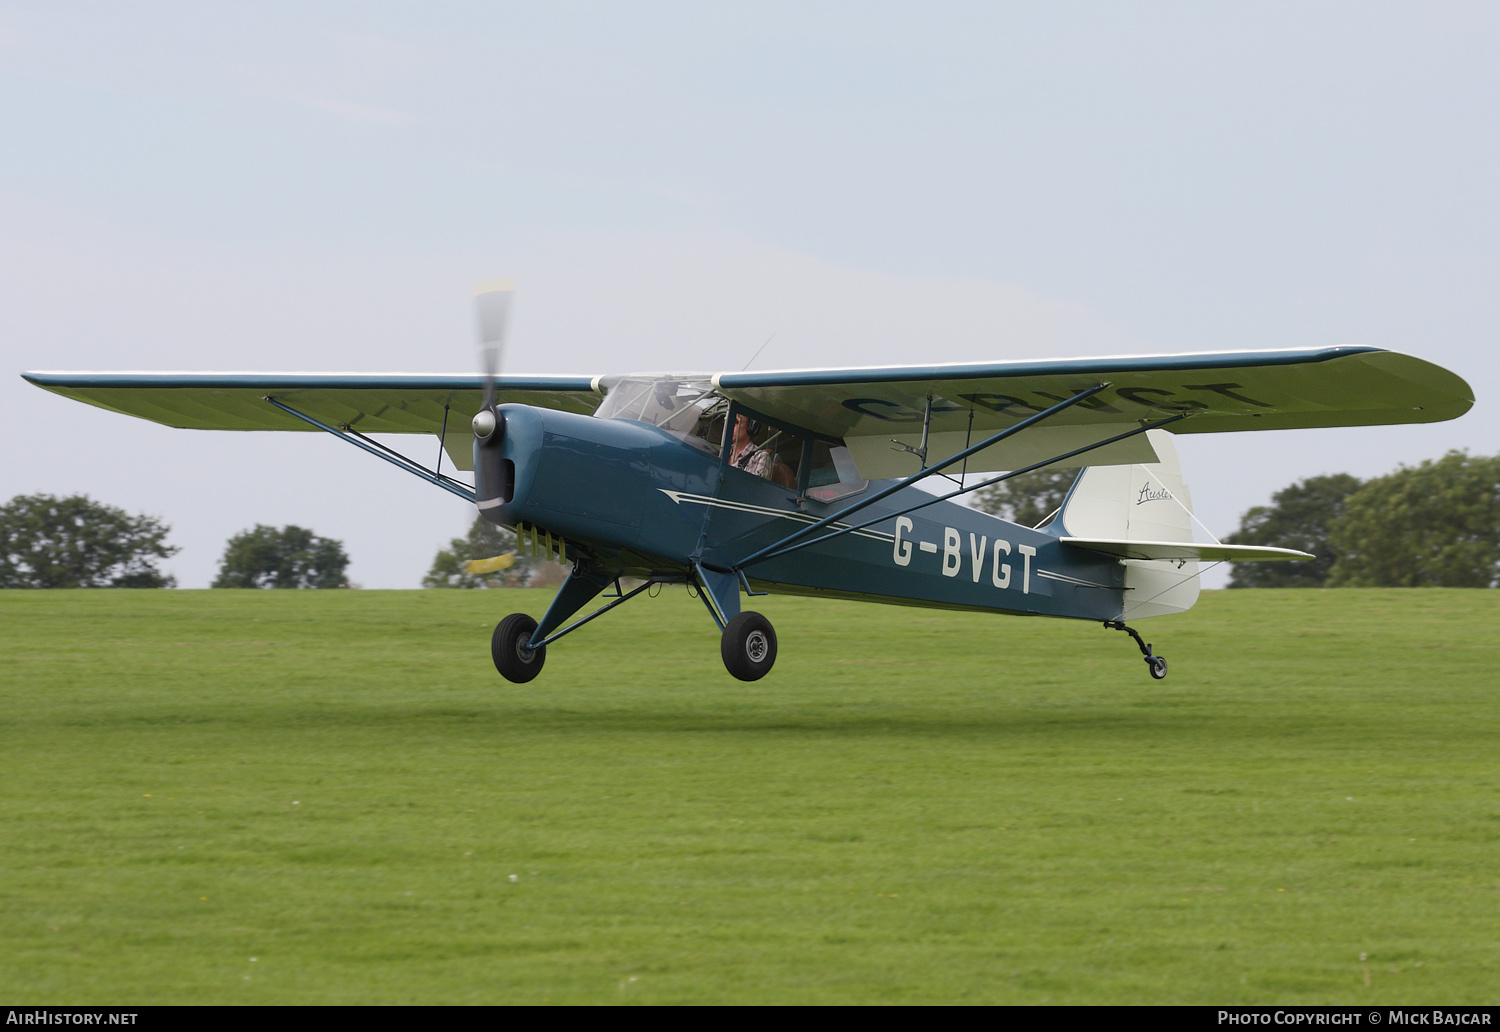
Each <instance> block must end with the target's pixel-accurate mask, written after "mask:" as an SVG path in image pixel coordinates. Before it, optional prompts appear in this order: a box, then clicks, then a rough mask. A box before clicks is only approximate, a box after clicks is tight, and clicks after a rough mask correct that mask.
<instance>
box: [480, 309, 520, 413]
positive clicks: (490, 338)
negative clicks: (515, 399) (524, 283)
mask: <svg viewBox="0 0 1500 1032" xmlns="http://www.w3.org/2000/svg"><path fill="white" fill-rule="evenodd" d="M515 293H516V281H515V280H510V279H494V280H485V281H483V282H482V283H478V284H475V286H474V308H475V312H476V314H477V315H478V316H479V369H480V371H481V372H482V373H484V407H483V408H481V409H480V410H479V412H478V413H477V414H476V415H475V416H474V436H475V437H477V438H479V439H480V440H481V441H488V440H489V439H490V438H491V437H492V436H493V435H494V433H495V431H496V430H497V429H499V426H500V420H499V418H498V414H497V413H496V412H495V379H496V377H498V376H499V375H500V357H501V353H502V352H503V351H504V350H505V324H506V322H507V320H508V318H509V316H510V302H511V298H512V297H514V296H515Z"/></svg>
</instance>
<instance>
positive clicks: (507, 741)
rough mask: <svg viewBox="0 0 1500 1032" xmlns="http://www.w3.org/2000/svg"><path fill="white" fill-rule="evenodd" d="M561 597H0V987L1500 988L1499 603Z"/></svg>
mask: <svg viewBox="0 0 1500 1032" xmlns="http://www.w3.org/2000/svg"><path fill="white" fill-rule="evenodd" d="M547 599H548V595H547V594H546V593H544V592H524V591H516V592H504V593H501V592H460V591H427V592H416V591H412V592H373V591H372V592H364V591H349V592H302V593H299V592H250V591H243V592H232V591H230V592H205V591H154V592H151V591H146V592H127V591H70V592H0V706H3V710H0V744H3V752H0V757H3V759H0V999H4V1000H5V1001H7V1002H10V1003H17V1004H21V1003H26V1004H40V1003H106V1002H110V1003H141V1004H146V1003H289V1002H304V1003H307V1002H316V1003H335V1002H339V1003H347V1002H355V1003H365V1002H371V1003H373V1002H389V1003H404V1002H453V1003H466V1002H509V1003H541V1002H544V1001H545V1002H551V1003H581V1002H599V1003H618V1002H632V1001H639V1002H688V1001H718V1002H731V1001H732V1002H772V1001H777V1002H780V1001H801V1002H856V1001H862V1002H906V1001H911V1002H918V1001H929V1002H955V1003H957V1002H999V1003H1006V1002H1016V1003H1021V1002H1026V1003H1035V1002H1058V1003H1061V1002H1082V1003H1104V1002H1127V1003H1143V1002H1171V1003H1188V1002H1191V1003H1246V1002H1280V1003H1294V1002H1303V1003H1323V1002H1348V1003H1392V1004H1393V1003H1400V1002H1405V1003H1478V1004H1495V1003H1497V1002H1500V735H1497V732H1500V707H1497V705H1496V704H1497V701H1500V687H1497V682H1500V676H1497V669H1500V592H1494V591H1490V592H1484V591H1438V590H1432V591H1303V592H1295V591H1284V592H1273V591H1243V592H1224V591H1221V592H1211V593H1207V594H1205V596H1204V598H1203V601H1202V602H1201V603H1200V604H1199V606H1198V608H1197V609H1195V610H1194V611H1193V612H1191V613H1188V614H1186V615H1184V616H1181V617H1174V618H1168V619H1165V620H1156V621H1146V622H1144V623H1143V624H1141V627H1142V629H1143V630H1144V631H1145V632H1146V636H1147V638H1148V640H1151V641H1154V642H1155V643H1156V645H1157V647H1158V649H1159V650H1160V651H1161V652H1163V653H1164V654H1166V655H1167V656H1168V657H1169V658H1170V659H1171V663H1172V672H1171V676H1170V677H1169V678H1168V679H1167V680H1166V681H1162V682H1156V681H1153V680H1151V679H1150V678H1149V677H1148V676H1147V674H1146V670H1145V668H1144V664H1142V663H1141V661H1140V659H1139V655H1138V653H1136V651H1135V649H1134V646H1133V645H1132V644H1131V642H1130V641H1129V640H1128V639H1127V638H1126V637H1125V636H1124V635H1122V634H1118V633H1114V632H1107V631H1105V630H1103V629H1101V628H1100V627H1098V626H1097V625H1092V624H1073V623H1065V622H1061V621H1043V620H1022V619H1012V618H1001V617H988V616H980V615H966V614H948V613H933V612H927V611H923V610H916V609H898V608H888V607H878V606H865V605H858V604H854V603H839V602H813V601H806V600H799V599H778V598H766V599H757V600H756V602H757V604H758V605H757V608H759V609H761V610H762V611H763V612H765V613H766V614H767V615H768V616H770V617H771V618H772V620H773V621H775V623H776V627H777V629H778V633H779V636H780V644H781V655H780V658H779V660H778V662H777V666H776V669H775V671H774V672H773V673H772V674H771V676H770V677H768V678H766V679H765V680H764V681H761V682H759V683H756V684H742V683H740V682H737V681H734V680H732V679H731V678H730V677H729V676H728V675H727V674H725V673H724V671H723V668H722V666H721V665H720V662H719V658H718V644H717V639H716V636H715V634H714V632H713V630H712V625H711V624H710V623H709V621H708V618H707V615H706V614H705V613H704V612H703V611H702V608H701V606H700V605H699V603H697V602H696V601H693V600H691V599H688V598H686V597H685V595H684V593H682V592H681V591H680V589H679V590H678V591H676V592H672V591H670V590H669V591H668V592H667V593H665V594H664V595H663V597H662V598H658V599H654V600H647V599H644V598H642V599H640V600H638V601H635V602H632V603H630V604H629V605H627V606H624V607H622V609H620V610H619V611H617V612H615V613H611V614H610V616H609V617H606V618H605V619H603V620H600V621H598V622H597V623H595V624H591V625H590V626H589V627H587V628H585V629H584V630H583V631H581V632H579V633H578V634H576V635H575V636H573V637H572V638H570V639H568V640H566V641H564V642H563V643H561V644H559V645H556V646H553V647H552V649H551V652H550V654H549V656H548V659H547V668H546V670H545V672H544V673H543V674H542V676H541V678H540V679H538V680H537V681H535V682H533V683H532V684H530V685H524V686H516V685H510V684H507V683H505V682H503V681H501V680H500V679H499V678H498V676H497V675H496V674H495V673H494V670H493V668H492V667H491V666H490V664H489V657H488V640H489V631H490V628H491V627H492V626H493V624H494V622H495V621H496V620H497V619H498V617H499V616H501V615H503V614H505V613H506V612H509V611H512V610H515V609H524V610H526V611H529V612H531V613H533V614H538V615H539V614H540V612H541V610H542V609H543V608H544V607H545V604H546V602H547ZM1362 953H1363V954H1366V955H1367V958H1368V959H1367V961H1366V962H1365V963H1363V964H1362V963H1361V961H1360V955H1361V954H1362Z"/></svg>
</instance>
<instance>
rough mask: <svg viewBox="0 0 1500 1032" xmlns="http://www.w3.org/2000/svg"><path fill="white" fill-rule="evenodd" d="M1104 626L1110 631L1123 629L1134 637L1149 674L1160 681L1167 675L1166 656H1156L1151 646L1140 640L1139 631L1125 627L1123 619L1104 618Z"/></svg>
mask: <svg viewBox="0 0 1500 1032" xmlns="http://www.w3.org/2000/svg"><path fill="white" fill-rule="evenodd" d="M1104 626H1105V627H1108V628H1109V629H1110V630H1112V631H1124V632H1125V633H1126V634H1128V635H1130V636H1131V637H1132V638H1134V639H1135V643H1136V644H1137V645H1139V646H1140V649H1141V655H1142V656H1144V657H1145V658H1146V667H1147V669H1149V670H1150V671H1151V676H1152V677H1154V678H1156V679H1157V680H1158V681H1160V680H1161V679H1162V678H1163V677H1166V676H1167V657H1166V656H1158V655H1156V654H1154V653H1153V652H1152V651H1151V646H1150V645H1148V644H1146V643H1145V642H1144V641H1142V640H1141V635H1140V632H1138V631H1137V630H1136V629H1135V628H1133V627H1126V626H1125V621H1124V620H1106V621H1104Z"/></svg>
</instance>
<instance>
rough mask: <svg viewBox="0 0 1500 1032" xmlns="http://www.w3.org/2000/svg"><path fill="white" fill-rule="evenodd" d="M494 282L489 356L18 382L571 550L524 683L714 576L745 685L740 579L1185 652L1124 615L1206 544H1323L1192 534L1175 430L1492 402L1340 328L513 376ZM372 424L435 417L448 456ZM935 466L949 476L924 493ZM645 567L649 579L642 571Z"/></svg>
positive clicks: (501, 298)
mask: <svg viewBox="0 0 1500 1032" xmlns="http://www.w3.org/2000/svg"><path fill="white" fill-rule="evenodd" d="M477 293H478V297H477V301H478V306H479V323H480V337H481V348H480V353H481V356H482V357H483V360H484V372H482V373H479V374H475V375H468V376H465V375H402V374H393V375H372V374H328V375H325V374H308V373H293V374H261V373H79V372H28V373H24V374H23V375H24V376H25V378H26V379H27V380H29V381H30V382H32V383H33V384H36V385H37V386H39V387H43V388H46V389H47V390H50V391H53V392H55V393H57V394H61V395H63V396H65V397H69V398H74V399H77V400H79V401H83V402H87V403H89V404H92V405H97V406H99V407H101V408H106V409H110V410H113V411H116V412H122V413H127V414H129V415H134V416H140V417H142V418H145V419H150V420H154V421H156V422H158V423H165V424H167V425H168V426H175V427H186V428H194V429H207V430H307V431H321V432H326V433H329V434H332V435H334V436H335V437H338V438H340V439H341V440H344V441H346V442H348V443H350V444H352V445H355V446H356V447H358V448H361V449H363V450H365V451H366V452H369V453H371V454H373V455H376V456H378V457H380V458H382V459H385V460H387V461H389V462H392V463H394V464H395V465H397V466H399V467H401V468H402V469H404V470H406V471H408V472H410V473H413V474H415V475H416V476H418V477H421V478H422V479H424V480H426V481H428V482H429V483H432V484H434V485H436V486H438V487H440V488H442V489H444V490H446V491H449V492H451V493H453V494H455V495H458V496H459V497H461V498H464V499H466V500H468V501H470V502H472V503H473V504H474V505H475V506H476V507H477V509H478V512H479V514H480V515H481V516H482V517H483V518H484V519H486V520H489V521H491V522H493V523H496V524H499V525H501V526H504V527H509V528H512V529H513V530H515V531H516V533H517V535H518V540H520V541H521V542H522V545H523V547H525V548H528V549H529V550H530V551H531V552H532V553H533V554H545V555H548V556H555V557H556V558H557V559H558V560H560V561H564V562H567V563H571V566H572V568H571V572H569V574H568V576H567V579H566V580H565V581H564V583H563V585H562V587H561V588H560V589H559V590H558V593H557V595H556V597H555V598H554V599H553V601H552V604H551V606H550V607H549V608H548V610H547V612H546V614H545V615H544V616H543V617H542V619H541V622H540V623H538V622H537V621H535V620H533V619H532V618H531V617H529V616H527V615H525V614H522V613H516V614H513V615H510V616H507V617H505V618H504V619H503V620H501V621H500V623H499V625H498V626H497V627H496V628H495V631H494V634H493V636H492V639H491V654H492V657H493V659H494V663H495V666H496V668H497V669H498V670H499V672H500V673H501V675H503V676H504V677H505V678H507V679H508V680H510V681H513V682H526V681H530V680H531V679H532V678H534V677H536V676H537V674H538V673H540V671H541V669H542V665H543V663H544V661H545V660H546V655H547V647H548V646H549V645H551V644H553V643H554V642H556V641H557V640H558V639H559V638H562V637H563V636H564V635H566V634H569V633H571V632H572V631H574V630H576V629H577V628H579V627H581V626H583V625H584V624H586V623H588V622H589V621H590V620H593V619H594V618H595V617H597V616H599V615H601V614H603V613H605V612H607V611H608V610H610V609H612V608H614V607H615V606H618V605H620V604H621V603H623V602H625V601H627V600H629V599H631V598H634V597H635V596H636V595H639V594H640V593H642V592H643V591H647V590H649V589H651V588H652V587H654V586H655V585H660V584H686V585H687V586H688V588H689V590H691V591H695V592H696V593H697V594H698V596H699V597H700V598H701V599H702V600H703V603H704V605H705V606H706V608H707V609H708V612H709V614H710V615H711V616H712V618H713V620H714V622H715V623H716V624H717V626H718V627H719V629H720V653H721V656H722V658H723V661H724V665H725V667H726V668H727V669H728V671H729V673H731V674H733V675H734V676H735V677H737V678H740V679H741V680H745V681H753V680H756V679H758V678H760V677H762V676H764V675H765V674H766V673H767V672H769V671H770V669H771V667H772V664H773V663H775V661H776V650H777V641H776V632H775V629H774V628H773V627H772V626H771V623H770V621H768V620H767V619H766V618H765V617H764V616H762V615H760V614H759V613H756V612H754V611H751V610H747V609H742V608H741V597H742V595H743V596H751V597H753V596H757V595H762V594H766V593H768V592H781V593H790V594H799V595H815V596H823V597H830V598H849V599H865V600H869V601H876V602H888V603H895V604H898V605H911V606H924V607H930V608H938V609H955V610H977V611H986V612H996V613H1012V614H1020V615H1026V616H1053V617H1068V618H1073V619H1081V620H1094V621H1098V622H1099V623H1101V624H1103V625H1104V626H1105V627H1106V628H1112V629H1117V630H1121V631H1125V632H1127V633H1128V634H1129V635H1130V636H1131V637H1132V638H1133V639H1134V641H1135V643H1136V645H1137V647H1138V648H1139V649H1140V652H1141V654H1142V656H1143V657H1144V659H1145V662H1146V665H1147V667H1148V669H1149V671H1150V674H1151V676H1153V677H1156V678H1161V677H1165V676H1166V673H1167V663H1166V659H1165V658H1164V657H1163V656H1161V655H1159V654H1156V653H1155V652H1154V651H1153V648H1152V646H1151V645H1150V644H1148V643H1147V642H1146V641H1145V640H1144V639H1143V638H1142V637H1141V635H1140V634H1139V633H1138V632H1137V631H1136V630H1135V629H1134V628H1131V627H1130V626H1129V625H1127V624H1126V623H1125V621H1126V620H1130V619H1137V618H1142V617H1150V616H1158V615H1162V614H1168V613H1180V612H1184V611H1185V610H1187V609H1189V608H1190V607H1191V606H1192V605H1193V604H1194V602H1196V601H1197V598H1198V564H1199V563H1200V562H1214V561H1225V560H1232V561H1246V560H1298V559H1304V560H1305V559H1310V558H1312V556H1310V555H1308V554H1307V553H1305V552H1297V551H1293V550H1290V549H1284V548H1268V547H1256V546H1248V545H1226V544H1220V543H1214V544H1206V543H1200V542H1195V541H1194V537H1193V533H1192V520H1193V517H1192V502H1191V498H1190V496H1189V494H1188V490H1187V487H1186V485H1185V484H1184V483H1183V480H1182V474H1181V471H1180V470H1179V467H1178V462H1177V455H1176V450H1175V448H1174V447H1173V444H1172V437H1173V435H1175V434H1194V433H1219V432H1230V431H1256V430H1289V429H1297V428H1306V427H1332V426H1361V425H1374V424H1392V423H1430V422H1437V421H1440V420H1445V419H1453V418H1455V417H1457V416H1460V415H1462V414H1463V413H1464V412H1466V411H1468V409H1469V408H1470V407H1471V406H1472V405H1473V401H1474V395H1473V391H1472V390H1471V389H1470V387H1469V385H1468V384H1467V383H1465V382H1464V381H1463V380H1462V379H1461V378H1460V377H1458V376H1456V375H1455V374H1453V373H1451V372H1449V371H1448V370H1446V369H1443V368H1441V367H1439V366H1436V365H1433V364H1432V363H1430V362H1426V361H1423V360H1422V359H1418V358H1413V357H1411V356H1408V355H1402V354H1398V353H1395V352H1391V351H1385V350H1382V349H1379V348H1371V347H1348V346H1346V347H1330V348H1323V349H1315V350H1282V351H1241V352H1212V353H1199V354H1177V355H1147V356H1133V357H1115V358H1082V359H1069V360H1063V361H1037V362H988V363H977V364H965V365H927V366H879V367H868V368H856V369H797V370H787V371H780V372H743V371H742V372H728V373H719V374H691V375H684V374H654V375H621V376H596V377H592V378H590V377H572V376H502V375H499V373H498V366H499V355H500V350H501V344H502V341H503V336H504V327H505V321H506V313H507V311H508V309H509V305H510V301H511V288H510V286H509V285H508V284H503V283H501V284H490V285H485V286H483V287H482V289H481V290H479V291H478V292H477ZM371 434H433V435H436V436H437V437H438V438H439V440H440V444H441V446H440V450H439V459H438V462H437V464H436V468H433V469H429V468H427V467H426V466H424V465H422V464H421V463H418V462H417V461H415V460H413V459H411V458H409V457H407V456H405V455H402V454H400V453H398V452H395V451H393V450H392V449H390V448H388V447H386V446H385V445H383V444H381V443H378V442H376V441H375V440H373V439H371V437H370V436H369V435H371ZM444 454H446V455H447V456H448V457H449V458H450V459H451V460H452V462H453V464H454V465H455V466H456V467H458V468H459V469H461V470H466V471H472V472H473V474H474V484H473V486H472V487H470V486H469V485H467V484H465V483H463V482H462V481H460V480H458V479H456V478H454V477H452V476H450V475H448V474H445V473H443V472H442V456H443V455H444ZM1058 466H1060V467H1081V468H1082V471H1081V472H1080V474H1079V475H1078V477H1077V479H1076V480H1075V481H1074V483H1073V486H1072V488H1071V490H1070V491H1069V493H1068V495H1067V498H1066V500H1065V501H1064V502H1063V504H1062V506H1061V508H1060V509H1059V510H1058V511H1057V512H1056V513H1054V514H1053V515H1052V516H1051V517H1049V518H1048V519H1047V520H1046V521H1044V522H1043V523H1042V524H1040V525H1038V526H1036V527H1025V526H1020V525H1018V524H1015V523H1010V522H1007V521H1005V520H1003V519H999V518H998V517H995V516H990V515H987V514H985V513H982V512H979V511H976V510H974V509H971V508H969V507H967V506H965V505H962V504H960V503H958V502H956V501H954V499H955V498H957V497H959V496H961V495H963V494H967V493H970V492H973V491H975V490H978V489H980V488H983V487H986V486H988V485H990V484H994V483H998V482H1000V481H1002V480H1005V479H1007V478H1009V477H1014V476H1018V475H1020V474H1023V473H1026V472H1029V471H1033V470H1038V469H1042V468H1046V467H1058ZM994 471H1004V472H998V473H997V472H994ZM938 478H942V481H943V488H944V489H943V490H942V492H941V493H940V494H933V493H931V492H929V491H923V490H913V488H914V485H916V484H918V483H919V482H923V481H936V480H937V479H938ZM1209 536H1212V535H1209ZM509 558H510V557H508V556H507V557H496V558H495V559H493V560H489V561H488V562H487V563H485V562H480V563H478V564H472V565H471V569H473V570H475V571H476V572H483V571H485V570H489V569H498V568H500V567H503V566H504V565H506V563H507V562H508V561H509ZM627 579H629V580H631V581H635V582H639V583H636V584H635V585H634V586H633V587H631V588H630V589H629V590H626V589H625V587H624V584H623V582H624V581H625V580H627ZM611 588H612V589H613V593H612V595H605V597H606V598H608V599H609V601H608V602H607V603H605V604H604V605H602V606H600V607H599V608H598V609H595V610H594V611H593V612H591V613H589V614H588V615H587V616H584V617H582V618H581V619H577V620H573V621H572V622H571V623H570V622H569V621H570V620H571V619H572V618H573V617H574V616H576V614H578V613H579V612H580V611H581V610H582V609H583V608H584V607H585V606H587V605H588V604H589V603H590V602H591V601H592V600H594V599H595V598H596V597H598V596H600V595H602V594H604V593H605V592H606V591H607V590H608V589H611Z"/></svg>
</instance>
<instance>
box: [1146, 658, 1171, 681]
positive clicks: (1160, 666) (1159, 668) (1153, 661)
mask: <svg viewBox="0 0 1500 1032" xmlns="http://www.w3.org/2000/svg"><path fill="white" fill-rule="evenodd" d="M1146 665H1147V666H1149V667H1150V668H1151V676H1152V677H1154V678H1156V679H1157V680H1158V681H1160V680H1161V679H1162V678H1163V677H1166V676H1167V657H1166V656H1147V657H1146Z"/></svg>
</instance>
